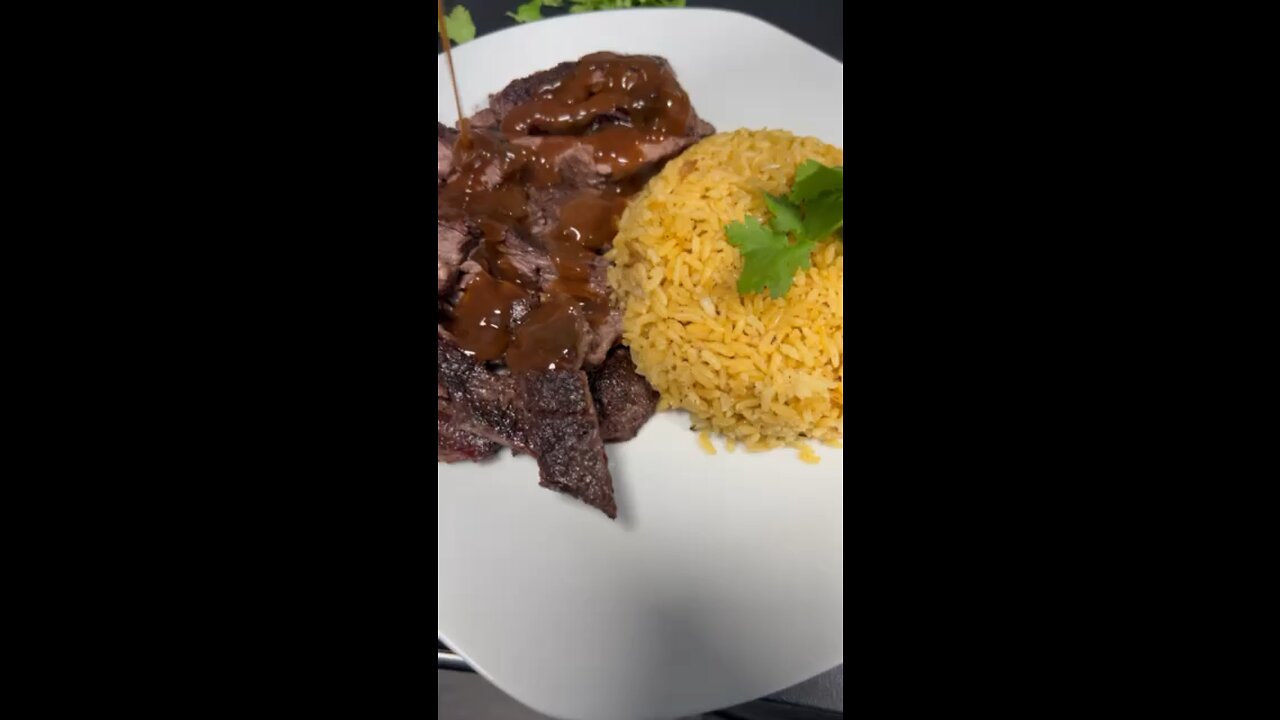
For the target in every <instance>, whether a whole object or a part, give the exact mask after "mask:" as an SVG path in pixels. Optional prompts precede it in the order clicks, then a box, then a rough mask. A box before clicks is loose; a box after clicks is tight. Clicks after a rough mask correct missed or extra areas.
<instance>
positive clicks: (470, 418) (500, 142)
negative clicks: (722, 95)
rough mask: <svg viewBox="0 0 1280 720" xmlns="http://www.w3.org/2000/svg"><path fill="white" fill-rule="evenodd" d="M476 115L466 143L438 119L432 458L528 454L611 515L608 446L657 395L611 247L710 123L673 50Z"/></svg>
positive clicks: (534, 90)
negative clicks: (628, 201)
mask: <svg viewBox="0 0 1280 720" xmlns="http://www.w3.org/2000/svg"><path fill="white" fill-rule="evenodd" d="M470 126H471V129H472V136H471V144H470V145H468V146H467V147H466V148H465V149H463V148H459V147H458V146H457V144H456V140H457V137H458V133H457V131H456V130H454V129H453V128H448V127H445V126H444V125H442V124H440V123H438V122H437V128H436V135H437V201H438V203H437V207H438V210H437V212H438V218H437V220H438V224H439V230H438V234H437V291H438V292H437V295H438V301H437V310H438V312H439V313H440V315H441V316H442V317H445V318H448V319H447V320H445V322H446V323H448V326H449V327H450V329H453V330H456V331H457V332H458V336H457V337H454V336H453V335H451V334H449V333H448V332H445V331H444V329H443V328H442V327H440V326H437V346H438V349H437V382H436V385H437V457H438V459H439V460H440V461H441V462H456V461H463V460H479V459H483V458H485V457H489V456H491V455H493V454H494V453H495V452H497V449H498V447H500V446H506V447H509V448H511V449H512V451H513V453H516V454H530V455H533V456H534V457H535V458H536V459H537V462H538V468H539V476H540V484H541V485H543V486H544V487H548V488H551V489H554V490H558V491H560V492H564V493H566V494H569V495H571V496H573V497H576V498H579V499H580V500H582V501H583V502H586V503H587V504H590V505H592V506H593V507H596V508H599V509H600V510H601V511H602V512H604V513H605V514H606V515H608V516H609V517H611V518H612V517H615V516H616V515H617V507H616V503H615V500H614V496H613V481H612V478H611V476H610V474H609V467H608V458H607V456H606V455H605V451H604V443H605V442H617V441H621V440H626V439H629V438H632V437H634V436H635V435H636V433H637V432H638V431H639V429H640V428H641V426H643V425H644V423H645V421H646V420H647V419H648V418H649V417H651V416H652V415H653V412H654V410H655V408H656V404H657V399H658V398H657V393H656V391H654V389H653V388H652V387H651V386H650V385H649V384H648V382H647V381H646V380H645V379H644V378H643V377H641V376H640V375H639V374H638V373H637V372H636V368H635V365H634V364H633V363H632V360H631V356H630V353H629V351H628V350H627V349H626V348H623V347H618V346H617V343H618V340H619V338H620V337H621V332H622V313H621V309H619V308H616V307H611V306H610V305H609V298H610V292H609V288H608V284H607V281H606V272H607V269H608V261H607V260H606V259H605V257H604V253H605V252H607V251H608V250H609V248H610V247H611V245H612V240H613V236H614V234H615V233H616V222H617V219H618V217H619V215H620V213H621V211H622V207H623V205H624V204H625V203H624V199H625V198H626V197H627V196H629V195H631V194H633V193H635V192H637V191H638V190H639V189H640V188H641V187H642V186H643V183H644V182H645V180H647V179H648V178H649V177H652V176H653V174H655V173H657V172H658V171H660V170H661V169H662V167H663V165H664V164H665V163H666V162H668V161H669V160H670V159H671V158H673V157H676V156H677V155H679V154H680V153H681V152H683V151H684V150H685V149H686V148H688V147H689V146H690V145H692V144H693V143H695V142H697V141H698V140H699V139H701V138H703V137H706V136H707V135H710V134H712V133H714V132H715V128H714V127H712V126H711V125H710V124H709V123H707V122H706V121H704V120H702V119H701V118H699V117H698V116H697V114H696V112H694V110H693V107H692V104H691V102H690V101H689V98H688V96H687V94H686V93H685V91H684V89H683V88H682V87H681V86H680V85H679V83H678V81H677V80H676V78H675V73H674V71H673V70H672V68H671V65H670V64H669V63H668V62H667V61H666V60H664V59H663V58H659V57H653V56H626V55H616V54H613V53H593V54H591V55H588V56H584V57H583V58H581V59H580V60H578V61H575V62H566V63H561V64H559V65H557V66H555V67H553V68H550V69H548V70H544V71H542V72H538V73H534V74H532V75H530V76H528V77H524V78H520V79H518V80H515V81H513V82H511V83H510V84H508V85H507V86H506V87H505V88H503V90H502V91H500V92H498V93H495V94H494V95H492V96H490V101H489V108H486V109H484V110H482V111H480V112H479V113H477V114H476V115H475V116H473V117H472V118H471V120H470ZM611 205H612V207H611ZM495 318H496V320H495ZM495 328H496V329H497V330H495ZM508 332H509V333H510V334H509V335H505V334H504V333H508ZM504 338H505V339H504ZM508 341H509V344H506V343H507V342H508ZM460 343H462V344H460ZM464 345H465V348H466V349H464ZM503 347H505V348H506V349H505V350H504V349H502V348H503ZM475 357H481V358H486V359H490V361H489V362H481V361H478V360H476V359H475ZM584 368H585V369H586V371H585V372H584Z"/></svg>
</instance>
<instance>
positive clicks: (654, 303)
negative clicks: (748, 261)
mask: <svg viewBox="0 0 1280 720" xmlns="http://www.w3.org/2000/svg"><path fill="white" fill-rule="evenodd" d="M811 158H812V159H815V160H818V161H819V162H822V163H824V164H826V165H843V164H844V151H843V150H841V149H840V148H837V147H834V146H831V145H827V144H825V143H823V142H821V141H819V140H816V139H814V138H807V137H796V136H794V135H792V134H790V133H787V132H782V131H777V130H738V131H735V132H731V133H720V134H718V135H713V136H712V137H709V138H707V139H705V140H703V141H702V142H700V143H698V144H697V145H695V146H694V147H693V148H692V149H690V150H689V151H688V152H686V153H685V154H683V155H681V156H680V157H679V158H677V159H676V160H674V161H672V162H670V163H668V164H667V166H666V168H664V169H663V170H662V172H661V173H659V174H658V175H657V176H656V177H654V178H653V179H652V180H651V181H649V183H648V185H646V186H645V189H644V190H643V191H642V192H641V193H640V194H639V195H637V196H636V197H635V198H634V199H633V200H632V201H631V203H630V204H629V205H628V207H627V210H626V212H625V213H623V215H622V219H621V220H620V222H619V228H618V236H617V239H616V240H615V241H614V249H613V251H612V252H611V254H610V257H611V259H612V260H613V262H614V266H613V267H612V268H610V271H609V284H610V285H611V286H612V287H613V288H614V292H615V294H616V300H617V301H618V302H619V303H620V304H622V305H623V307H624V308H625V313H624V317H623V326H622V327H623V338H624V340H625V341H626V343H627V345H629V346H630V347H631V355H632V357H633V358H634V360H635V363H636V367H637V369H639V371H640V373H641V374H642V375H644V376H645V377H646V378H647V379H648V380H649V382H650V383H652V384H653V386H654V387H655V388H657V389H658V391H659V392H660V393H661V395H662V400H661V405H660V407H661V408H671V407H676V408H683V409H685V410H688V411H689V412H690V414H691V415H692V416H693V418H694V426H695V427H696V428H697V429H699V430H713V431H715V432H719V433H721V434H723V435H725V436H727V437H728V438H729V440H730V441H731V442H732V441H734V440H736V441H738V442H741V443H742V444H744V445H745V446H746V447H747V448H748V449H750V450H762V449H766V448H771V447H778V446H781V445H790V446H792V447H796V448H797V449H800V452H801V457H802V458H803V459H804V460H806V461H808V462H816V461H817V456H816V455H814V454H813V452H812V451H811V450H809V448H808V446H807V445H803V443H802V439H803V438H813V439H816V440H819V441H822V442H824V443H827V444H838V443H839V442H840V441H841V440H842V438H843V437H844V309H843V303H844V244H843V242H837V241H831V242H823V243H820V244H819V246H818V249H817V250H816V251H815V252H814V254H813V258H812V262H813V267H811V268H810V269H809V270H804V271H801V272H798V273H796V276H795V279H794V280H793V282H792V285H791V290H790V291H789V292H788V293H787V294H786V295H785V296H783V297H781V298H778V299H773V298H771V297H770V296H769V294H768V292H767V291H766V292H764V293H756V294H752V295H748V296H745V297H742V296H739V295H738V291H737V280H738V275H739V274H740V273H741V270H742V256H741V254H740V253H739V252H738V250H737V249H736V248H734V247H733V246H732V245H730V244H729V243H728V241H727V240H726V239H725V233H724V226H725V225H727V224H729V223H731V222H737V221H740V220H742V218H743V217H744V216H745V215H748V214H750V215H753V216H755V217H757V218H760V219H761V220H763V219H765V218H767V217H768V215H767V208H766V207H765V205H764V200H763V194H764V193H765V192H770V193H773V194H775V195H780V194H784V193H786V192H787V189H788V188H789V187H790V185H791V182H792V180H793V179H794V177H795V171H796V168H797V167H798V166H799V165H800V163H802V162H804V161H805V160H808V159H811ZM700 440H701V442H700V444H703V445H704V447H705V446H706V445H709V444H710V442H709V440H707V439H706V438H705V436H703V437H702V438H700ZM802 445H803V449H801V446H802ZM730 447H732V445H731V446H730Z"/></svg>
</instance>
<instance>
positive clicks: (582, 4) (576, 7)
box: [507, 0, 684, 23]
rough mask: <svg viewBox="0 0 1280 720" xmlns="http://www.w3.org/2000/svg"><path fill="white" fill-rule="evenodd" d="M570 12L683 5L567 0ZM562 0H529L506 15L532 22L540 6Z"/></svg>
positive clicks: (661, 0)
mask: <svg viewBox="0 0 1280 720" xmlns="http://www.w3.org/2000/svg"><path fill="white" fill-rule="evenodd" d="M569 2H570V3H571V4H570V6H569V12H570V13H584V12H593V11H595V10H616V9H618V8H629V7H684V0H569ZM563 5H564V0H529V2H527V3H524V4H522V5H519V6H517V7H516V11H515V12H513V13H510V12H509V13H507V16H508V17H510V18H512V19H514V20H515V21H516V22H519V23H526V22H533V21H534V20H541V19H542V8H543V7H544V6H545V7H561V6H563Z"/></svg>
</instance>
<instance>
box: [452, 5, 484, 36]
mask: <svg viewBox="0 0 1280 720" xmlns="http://www.w3.org/2000/svg"><path fill="white" fill-rule="evenodd" d="M444 29H445V30H446V31H447V32H448V33H449V39H450V40H452V41H454V42H455V43H464V42H466V41H468V40H474V39H475V37H476V24H475V23H473V22H471V11H469V10H467V9H466V8H465V7H463V6H461V5H454V6H453V10H450V11H449V14H448V15H445V16H444Z"/></svg>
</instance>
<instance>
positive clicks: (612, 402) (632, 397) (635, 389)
mask: <svg viewBox="0 0 1280 720" xmlns="http://www.w3.org/2000/svg"><path fill="white" fill-rule="evenodd" d="M591 396H592V397H593V398H594V399H595V403H596V415H597V417H599V418H600V436H601V437H603V438H604V441H605V442H621V441H623V440H630V439H631V438H633V437H635V436H636V433H638V432H640V428H641V427H642V426H644V424H645V423H646V422H648V421H649V418H651V417H653V411H654V409H656V408H657V407H658V391H657V390H654V389H653V386H652V385H650V384H649V381H648V380H645V379H644V378H643V377H641V376H640V374H639V373H637V372H636V366H635V363H633V362H632V361H631V351H630V350H628V349H626V348H625V347H619V348H617V349H615V350H614V351H613V352H612V353H610V355H609V359H608V360H606V361H605V362H604V364H603V365H601V366H600V367H598V368H596V369H595V370H594V371H592V373H591Z"/></svg>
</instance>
